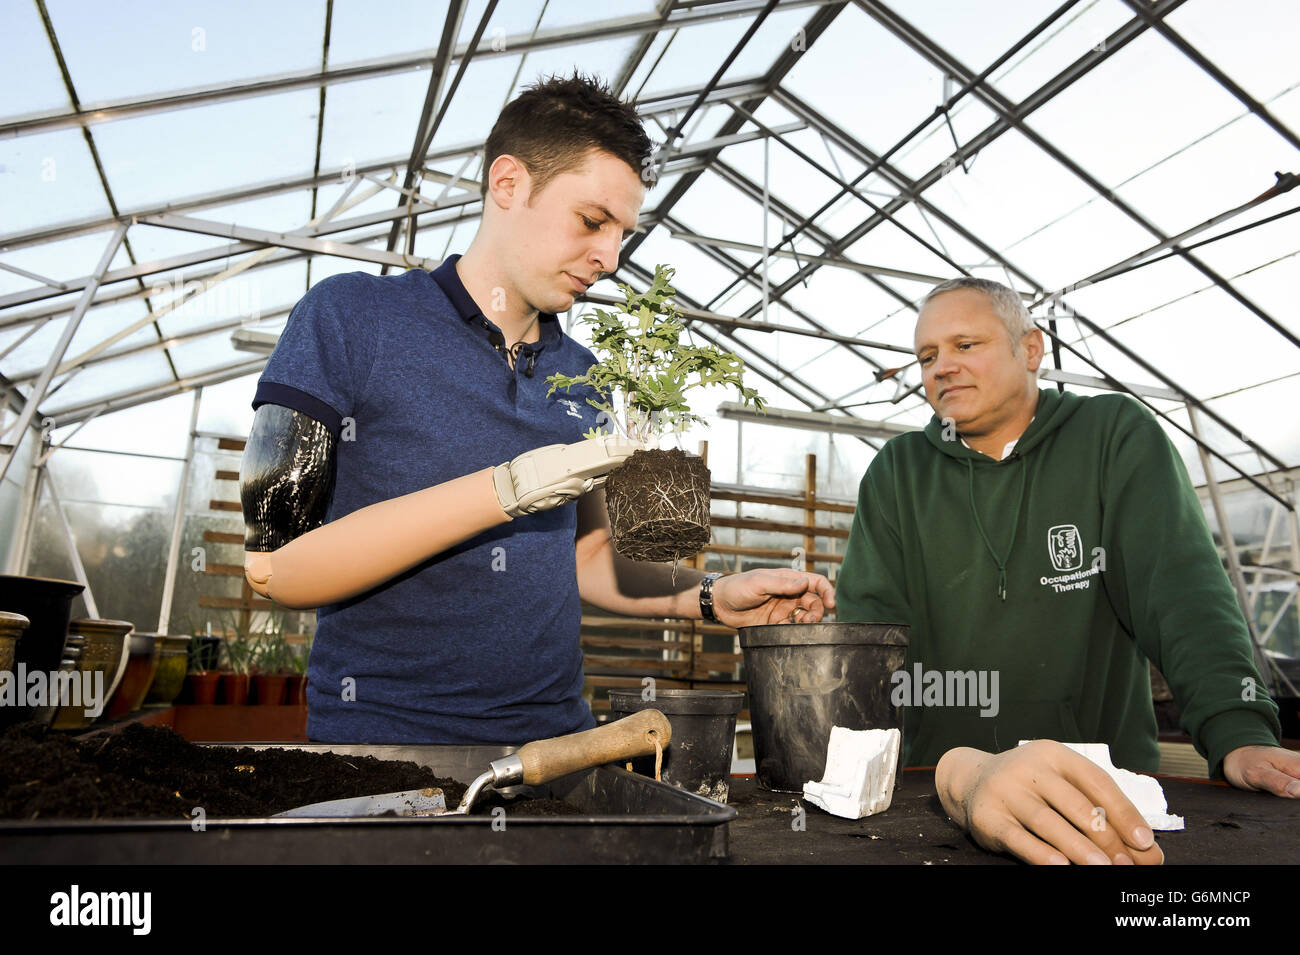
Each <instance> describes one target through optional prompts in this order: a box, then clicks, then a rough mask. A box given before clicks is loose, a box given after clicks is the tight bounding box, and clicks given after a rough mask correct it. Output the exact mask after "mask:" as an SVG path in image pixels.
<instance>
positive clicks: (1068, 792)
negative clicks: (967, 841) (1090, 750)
mask: <svg viewBox="0 0 1300 955" xmlns="http://www.w3.org/2000/svg"><path fill="white" fill-rule="evenodd" d="M934 779H935V786H936V788H937V789H938V791H939V800H940V802H942V803H943V808H944V810H945V811H946V812H947V813H948V815H949V816H950V817H951V818H952V820H953V821H954V822H956V823H957V824H958V825H959V826H961V827H962V828H963V829H965V830H967V831H968V832H969V833H970V834H971V836H972V837H973V838H974V839H975V841H976V842H977V843H979V844H980V845H981V846H983V847H984V848H985V849H988V850H990V851H992V852H1009V853H1011V854H1012V855H1014V856H1016V857H1017V858H1019V859H1021V860H1023V861H1025V862H1028V863H1030V864H1032V865H1066V864H1068V863H1070V862H1073V863H1076V864H1090V865H1111V864H1117V865H1131V864H1134V863H1136V864H1138V865H1160V864H1162V863H1163V862H1164V860H1165V856H1164V853H1163V852H1161V851H1160V847H1159V846H1158V845H1156V843H1155V836H1154V834H1153V833H1152V832H1151V829H1150V828H1149V827H1148V826H1147V824H1146V820H1144V819H1143V818H1142V814H1141V813H1139V812H1138V811H1137V808H1136V807H1135V806H1134V805H1133V804H1132V803H1131V802H1129V800H1128V799H1127V798H1126V797H1125V796H1124V794H1123V793H1122V792H1121V791H1120V788H1119V787H1118V786H1117V785H1115V781H1114V780H1113V779H1111V778H1110V776H1109V775H1108V774H1107V773H1106V771H1105V770H1103V769H1102V768H1101V767H1100V766H1097V765H1096V764H1094V763H1092V762H1091V761H1089V760H1088V759H1086V758H1084V757H1083V756H1080V755H1079V754H1078V753H1076V752H1074V751H1073V750H1071V749H1069V748H1067V747H1065V746H1062V745H1061V744H1060V743H1057V742H1054V741H1052V740H1035V741H1034V742H1032V743H1027V744H1026V745H1024V746H1019V747H1017V748H1016V749H1012V750H1008V751H1007V752H1005V753H999V754H997V755H993V754H991V753H985V752H981V751H980V750H977V749H969V748H967V747H959V748H957V749H951V750H949V751H948V752H946V753H944V755H943V758H942V759H940V760H939V765H938V766H937V767H935V773H934Z"/></svg>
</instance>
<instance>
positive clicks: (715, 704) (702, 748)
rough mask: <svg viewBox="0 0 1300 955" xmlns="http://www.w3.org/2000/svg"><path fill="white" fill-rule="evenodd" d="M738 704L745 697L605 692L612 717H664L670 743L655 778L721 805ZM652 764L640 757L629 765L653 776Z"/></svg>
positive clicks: (686, 692) (701, 692)
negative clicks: (641, 714) (654, 713)
mask: <svg viewBox="0 0 1300 955" xmlns="http://www.w3.org/2000/svg"><path fill="white" fill-rule="evenodd" d="M644 696H649V697H650V699H643V698H642V697H644ZM744 701H745V694H743V693H741V692H739V691H738V690H659V689H656V690H654V691H653V692H648V691H645V690H642V689H640V688H637V689H632V690H610V691H609V708H610V711H611V712H612V713H613V714H614V715H615V716H616V717H619V718H622V717H624V716H630V715H632V714H633V713H637V712H640V711H641V710H649V709H654V710H658V711H659V712H661V713H663V714H664V716H666V717H668V722H669V724H671V726H672V728H673V738H672V742H671V743H669V744H668V748H667V749H665V750H664V757H663V767H662V775H661V776H660V779H661V780H662V781H663V782H666V783H669V784H671V785H673V786H676V787H677V788H678V789H684V790H686V791H687V792H690V793H695V794H696V795H697V796H703V797H705V798H706V799H713V800H715V801H717V802H726V801H727V793H728V792H729V790H730V781H731V754H732V749H733V748H734V745H735V740H736V714H737V713H739V712H740V709H741V706H742V705H743V704H744ZM654 763H655V758H654V757H653V756H644V757H641V758H640V759H637V760H633V761H632V768H633V769H634V770H635V771H636V772H638V773H640V774H642V775H645V776H653V775H654Z"/></svg>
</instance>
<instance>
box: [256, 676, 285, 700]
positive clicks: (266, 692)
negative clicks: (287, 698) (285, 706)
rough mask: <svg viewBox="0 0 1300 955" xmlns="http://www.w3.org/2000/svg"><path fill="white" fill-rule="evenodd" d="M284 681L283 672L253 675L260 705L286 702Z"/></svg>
mask: <svg viewBox="0 0 1300 955" xmlns="http://www.w3.org/2000/svg"><path fill="white" fill-rule="evenodd" d="M284 681H285V676H284V674H282V673H259V674H258V675H257V676H255V677H253V688H254V690H255V691H256V694H257V703H258V705H259V706H279V705H280V704H282V703H283V702H284Z"/></svg>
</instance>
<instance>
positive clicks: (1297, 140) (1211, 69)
mask: <svg viewBox="0 0 1300 955" xmlns="http://www.w3.org/2000/svg"><path fill="white" fill-rule="evenodd" d="M1124 2H1125V3H1127V4H1128V5H1129V6H1130V7H1132V8H1133V12H1134V13H1136V14H1137V15H1138V16H1140V17H1141V18H1142V19H1143V20H1145V21H1146V23H1147V25H1148V26H1150V27H1151V28H1152V29H1153V30H1155V31H1156V32H1157V33H1159V34H1160V35H1161V36H1162V37H1164V38H1165V39H1166V40H1168V41H1169V42H1170V43H1172V44H1173V45H1174V46H1175V47H1176V48H1177V49H1178V51H1179V52H1181V53H1182V54H1183V55H1184V56H1186V57H1187V58H1188V59H1189V60H1191V61H1192V62H1193V63H1195V64H1196V65H1197V66H1199V67H1200V68H1201V69H1202V70H1204V71H1205V72H1206V73H1208V74H1209V75H1210V77H1211V78H1212V79H1213V80H1214V81H1215V82H1216V83H1218V84H1219V85H1220V86H1222V87H1223V88H1224V89H1225V90H1227V91H1228V92H1229V93H1231V94H1232V95H1233V96H1235V97H1236V98H1237V99H1238V100H1240V101H1241V102H1242V104H1243V105H1244V106H1245V107H1246V108H1247V109H1248V110H1250V111H1251V112H1252V113H1254V114H1255V115H1256V116H1258V117H1259V118H1260V119H1261V120H1262V121H1263V122H1264V123H1266V124H1267V125H1268V126H1269V127H1270V128H1271V129H1272V130H1273V132H1275V133H1277V134H1278V135H1279V136H1281V137H1282V138H1283V139H1285V140H1286V141H1287V142H1288V143H1290V144H1291V145H1292V146H1294V147H1295V148H1296V149H1300V136H1296V134H1295V133H1294V132H1293V131H1292V130H1291V128H1290V127H1288V126H1287V125H1286V124H1285V123H1283V122H1282V121H1281V120H1280V119H1278V118H1277V117H1276V116H1274V115H1273V114H1272V113H1270V112H1269V111H1268V108H1267V107H1266V106H1265V105H1264V104H1263V103H1261V102H1260V101H1259V100H1257V99H1255V97H1253V96H1251V95H1250V94H1249V93H1247V92H1246V91H1245V90H1244V89H1242V88H1241V87H1240V86H1239V85H1237V83H1236V82H1234V81H1233V79H1232V78H1231V77H1230V76H1228V74H1227V73H1224V72H1223V70H1221V69H1219V68H1218V67H1217V66H1215V65H1214V63H1212V62H1211V61H1210V60H1209V59H1207V58H1206V57H1205V55H1204V54H1202V53H1201V51H1200V50H1198V49H1196V47H1194V46H1192V45H1191V44H1190V43H1188V42H1187V40H1186V39H1184V37H1183V35H1182V34H1181V33H1179V32H1178V31H1177V30H1175V29H1174V28H1173V27H1171V26H1170V25H1169V24H1168V23H1166V22H1165V21H1164V16H1163V15H1162V14H1157V13H1155V12H1153V11H1152V9H1151V8H1150V7H1149V6H1147V5H1146V3H1145V0H1124Z"/></svg>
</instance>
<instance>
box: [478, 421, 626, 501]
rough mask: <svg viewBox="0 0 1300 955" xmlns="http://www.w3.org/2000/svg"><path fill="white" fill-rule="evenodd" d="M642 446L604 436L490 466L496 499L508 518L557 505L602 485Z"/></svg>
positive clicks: (527, 453)
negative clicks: (611, 473)
mask: <svg viewBox="0 0 1300 955" xmlns="http://www.w3.org/2000/svg"><path fill="white" fill-rule="evenodd" d="M644 447H645V446H644V445H643V444H641V443H640V442H639V441H629V440H627V439H626V438H623V437H620V436H618V435H612V434H605V435H600V436H599V437H595V438H588V439H587V440H585V441H579V442H577V443H576V444H548V445H546V446H545V447H543V448H537V449H536V450H533V451H525V452H524V453H523V454H521V455H519V457H517V458H515V459H514V460H512V461H510V462H508V463H506V464H502V465H499V466H498V467H496V468H493V470H492V480H493V482H494V483H495V485H496V492H497V500H498V501H499V502H500V504H501V510H503V511H505V512H506V515H507V516H509V517H510V519H511V520H514V519H515V518H516V517H519V516H520V515H522V514H535V513H536V512H538V511H545V510H548V509H550V508H552V507H558V506H559V505H561V504H565V503H567V502H569V501H572V500H574V499H575V498H578V497H580V496H582V495H583V494H586V493H587V492H588V491H590V490H591V489H592V488H594V487H600V486H601V485H602V484H604V483H605V478H606V477H608V476H609V472H610V471H612V470H614V469H615V468H616V467H618V466H619V465H620V464H622V463H623V462H624V461H626V460H627V459H628V458H630V457H631V456H632V454H633V453H634V452H636V451H638V450H641V449H643V448H644Z"/></svg>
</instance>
